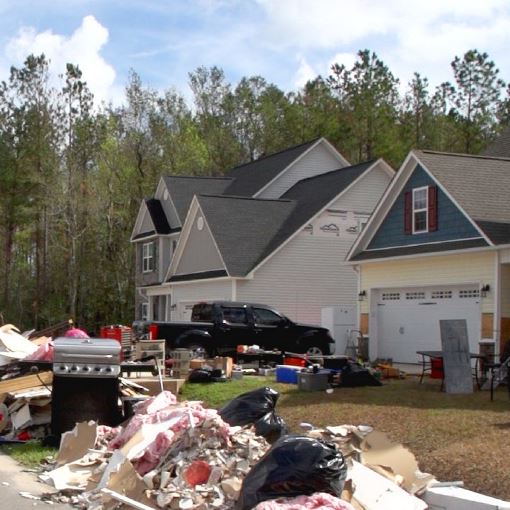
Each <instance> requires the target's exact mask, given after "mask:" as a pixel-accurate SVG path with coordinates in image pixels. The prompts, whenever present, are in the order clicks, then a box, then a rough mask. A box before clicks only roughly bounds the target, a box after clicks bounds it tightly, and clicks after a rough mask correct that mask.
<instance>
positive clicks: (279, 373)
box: [276, 365, 302, 384]
mask: <svg viewBox="0 0 510 510" xmlns="http://www.w3.org/2000/svg"><path fill="white" fill-rule="evenodd" d="M301 370H302V367H294V366H292V365H276V382H279V383H287V384H297V383H298V373H299V372H300V371H301Z"/></svg>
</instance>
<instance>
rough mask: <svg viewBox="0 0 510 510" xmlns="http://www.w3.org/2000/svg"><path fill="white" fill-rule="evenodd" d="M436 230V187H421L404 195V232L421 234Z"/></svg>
mask: <svg viewBox="0 0 510 510" xmlns="http://www.w3.org/2000/svg"><path fill="white" fill-rule="evenodd" d="M435 230H437V187H436V186H421V187H419V188H414V189H412V190H411V191H406V193H405V210H404V231H405V233H406V234H423V233H426V232H433V231H435Z"/></svg>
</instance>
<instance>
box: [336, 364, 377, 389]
mask: <svg viewBox="0 0 510 510" xmlns="http://www.w3.org/2000/svg"><path fill="white" fill-rule="evenodd" d="M341 381H342V382H341V386H344V387H347V388H354V387H357V386H382V385H383V383H382V382H381V381H380V380H379V379H377V378H376V377H374V376H373V375H372V374H371V373H370V371H369V370H368V369H367V368H364V367H362V366H361V365H360V364H358V363H349V365H348V366H347V367H345V369H344V370H342V379H341Z"/></svg>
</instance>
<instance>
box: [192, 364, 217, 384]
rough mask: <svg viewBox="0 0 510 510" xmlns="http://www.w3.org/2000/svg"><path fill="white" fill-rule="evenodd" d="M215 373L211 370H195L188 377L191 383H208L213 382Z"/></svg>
mask: <svg viewBox="0 0 510 510" xmlns="http://www.w3.org/2000/svg"><path fill="white" fill-rule="evenodd" d="M212 374H213V371H212V370H211V369H210V368H205V367H204V368H195V369H194V370H192V371H191V372H190V374H189V376H188V382H190V383H208V382H212V376H213V375H212Z"/></svg>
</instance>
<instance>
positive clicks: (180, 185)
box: [163, 175, 232, 224]
mask: <svg viewBox="0 0 510 510" xmlns="http://www.w3.org/2000/svg"><path fill="white" fill-rule="evenodd" d="M163 179H164V181H165V184H166V186H167V188H168V192H169V193H170V196H171V197H172V201H173V203H174V206H175V209H176V210H177V214H178V215H179V219H180V221H181V224H182V223H184V220H185V219H186V214H187V213H188V209H189V206H190V204H191V200H192V199H193V196H194V195H199V194H201V193H207V194H213V195H216V194H218V195H221V194H222V193H223V192H224V191H225V188H226V187H227V186H228V185H229V184H230V183H231V181H232V179H231V178H230V177H197V176H184V175H170V176H167V177H163Z"/></svg>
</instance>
